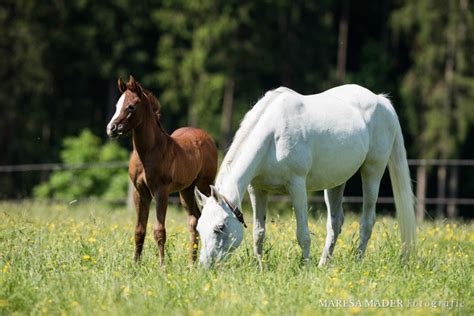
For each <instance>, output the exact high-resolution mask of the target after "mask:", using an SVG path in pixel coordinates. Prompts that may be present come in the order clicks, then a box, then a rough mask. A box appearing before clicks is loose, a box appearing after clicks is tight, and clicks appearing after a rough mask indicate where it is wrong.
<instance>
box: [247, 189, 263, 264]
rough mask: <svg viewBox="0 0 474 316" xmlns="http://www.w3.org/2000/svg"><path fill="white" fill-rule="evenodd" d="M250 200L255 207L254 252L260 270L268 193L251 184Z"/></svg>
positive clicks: (253, 207)
mask: <svg viewBox="0 0 474 316" xmlns="http://www.w3.org/2000/svg"><path fill="white" fill-rule="evenodd" d="M248 191H249V197H250V202H251V203H252V209H253V252H254V254H255V257H256V258H257V261H258V265H259V267H260V270H262V269H263V265H262V252H263V240H264V239H265V213H266V211H267V194H266V193H265V192H263V191H261V190H257V189H255V188H253V187H252V186H250V185H249V187H248Z"/></svg>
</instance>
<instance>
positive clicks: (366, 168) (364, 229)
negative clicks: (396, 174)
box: [358, 162, 386, 257]
mask: <svg viewBox="0 0 474 316" xmlns="http://www.w3.org/2000/svg"><path fill="white" fill-rule="evenodd" d="M385 167H386V163H385V164H384V163H380V162H370V163H368V162H366V163H365V164H364V165H363V166H362V168H361V169H360V171H361V176H362V193H363V202H362V216H361V219H360V244H359V249H358V255H359V256H360V257H362V256H363V255H364V253H365V249H366V248H367V243H368V241H369V239H370V235H371V234H372V229H373V227H374V223H375V205H376V203H377V197H378V195H379V187H380V180H381V179H382V176H383V172H384V170H385Z"/></svg>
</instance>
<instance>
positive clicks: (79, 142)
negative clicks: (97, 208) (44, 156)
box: [34, 129, 128, 200]
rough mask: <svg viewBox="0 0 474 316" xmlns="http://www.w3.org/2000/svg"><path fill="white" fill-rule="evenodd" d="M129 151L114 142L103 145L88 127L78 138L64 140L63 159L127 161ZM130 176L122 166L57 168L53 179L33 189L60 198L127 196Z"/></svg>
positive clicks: (74, 161)
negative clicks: (81, 168) (120, 167)
mask: <svg viewBox="0 0 474 316" xmlns="http://www.w3.org/2000/svg"><path fill="white" fill-rule="evenodd" d="M127 158H128V153H127V151H126V150H125V149H123V148H121V147H120V146H119V145H118V144H117V143H115V142H108V143H107V144H105V145H101V141H100V139H99V138H98V137H97V136H95V135H94V134H92V132H91V131H89V130H87V129H85V130H83V131H82V132H81V133H80V135H79V136H77V137H67V138H66V139H65V140H64V142H63V149H62V151H61V160H62V162H63V163H65V164H78V165H80V164H87V163H97V162H120V161H126V160H127ZM127 185H128V176H127V172H126V170H123V169H120V170H117V169H104V168H94V169H84V170H80V169H77V170H58V171H54V172H53V173H52V175H51V177H50V179H49V180H48V181H47V182H45V183H42V184H40V185H38V186H37V187H36V188H35V189H34V195H35V196H36V197H38V198H55V199H61V200H70V199H78V198H84V197H87V198H88V197H100V198H104V199H108V200H117V199H123V198H124V197H125V196H126V194H127V193H126V192H127Z"/></svg>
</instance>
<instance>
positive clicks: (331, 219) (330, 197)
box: [319, 183, 346, 266]
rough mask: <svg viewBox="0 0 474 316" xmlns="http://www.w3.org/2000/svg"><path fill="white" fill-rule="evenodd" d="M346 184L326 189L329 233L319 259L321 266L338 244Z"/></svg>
mask: <svg viewBox="0 0 474 316" xmlns="http://www.w3.org/2000/svg"><path fill="white" fill-rule="evenodd" d="M345 186H346V184H345V183H344V184H342V185H340V186H338V187H335V188H333V189H329V190H324V200H325V201H326V207H327V210H328V215H327V224H326V229H327V235H326V244H325V246H324V250H323V254H322V255H321V259H320V260H319V266H323V265H324V264H326V262H327V260H328V259H330V257H331V256H332V254H333V251H334V246H335V245H336V241H337V236H339V234H340V233H341V227H342V224H343V223H344V211H343V209H342V195H343V193H344V187H345Z"/></svg>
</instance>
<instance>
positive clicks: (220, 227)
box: [214, 224, 225, 234]
mask: <svg viewBox="0 0 474 316" xmlns="http://www.w3.org/2000/svg"><path fill="white" fill-rule="evenodd" d="M224 229H225V225H224V224H222V225H217V226H216V227H214V232H215V233H216V234H220V233H222V232H224Z"/></svg>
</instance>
